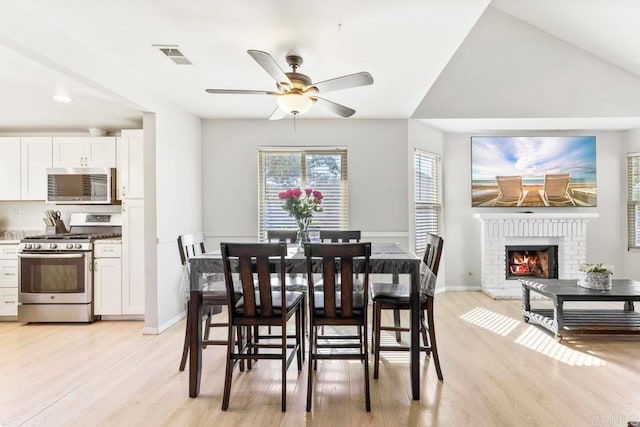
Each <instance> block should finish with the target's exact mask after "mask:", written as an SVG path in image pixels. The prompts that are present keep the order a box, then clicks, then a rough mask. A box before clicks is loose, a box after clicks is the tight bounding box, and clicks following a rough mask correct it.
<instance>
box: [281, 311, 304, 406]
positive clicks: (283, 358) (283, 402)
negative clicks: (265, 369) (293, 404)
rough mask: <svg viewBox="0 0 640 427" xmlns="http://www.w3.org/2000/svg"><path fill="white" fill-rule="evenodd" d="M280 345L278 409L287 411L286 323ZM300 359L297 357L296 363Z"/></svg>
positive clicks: (283, 326)
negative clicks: (280, 365) (280, 373)
mask: <svg viewBox="0 0 640 427" xmlns="http://www.w3.org/2000/svg"><path fill="white" fill-rule="evenodd" d="M281 335H282V347H281V348H280V351H281V362H282V385H281V387H282V397H281V398H280V401H281V403H280V410H281V411H282V412H287V324H286V323H285V324H284V325H282V334H281ZM299 363H300V359H298V364H299Z"/></svg>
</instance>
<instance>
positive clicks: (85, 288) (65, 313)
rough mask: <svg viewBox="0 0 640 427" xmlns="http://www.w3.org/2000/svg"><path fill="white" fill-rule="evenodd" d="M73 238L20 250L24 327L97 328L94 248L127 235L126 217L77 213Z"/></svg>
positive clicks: (31, 240) (27, 243)
mask: <svg viewBox="0 0 640 427" xmlns="http://www.w3.org/2000/svg"><path fill="white" fill-rule="evenodd" d="M69 224H70V229H71V232H69V233H64V234H56V235H43V236H30V237H27V238H25V239H23V240H21V241H20V244H19V246H18V260H19V264H18V321H20V322H93V321H95V320H96V316H95V315H94V313H93V242H94V241H95V240H96V239H100V238H105V237H115V236H120V235H121V234H122V214H120V213H104V214H102V213H100V214H96V213H74V214H71V217H70V219H69Z"/></svg>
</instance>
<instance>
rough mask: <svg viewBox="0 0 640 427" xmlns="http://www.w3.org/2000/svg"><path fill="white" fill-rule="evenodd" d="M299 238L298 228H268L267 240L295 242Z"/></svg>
mask: <svg viewBox="0 0 640 427" xmlns="http://www.w3.org/2000/svg"><path fill="white" fill-rule="evenodd" d="M297 238H298V230H284V229H276V230H267V242H273V241H276V242H285V243H295V242H296V239H297Z"/></svg>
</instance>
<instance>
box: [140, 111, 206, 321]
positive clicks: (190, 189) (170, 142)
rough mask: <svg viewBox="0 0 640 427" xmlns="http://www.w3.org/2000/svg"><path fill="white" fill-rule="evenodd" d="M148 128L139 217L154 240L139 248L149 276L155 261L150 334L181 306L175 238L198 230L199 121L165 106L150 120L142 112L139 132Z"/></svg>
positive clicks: (149, 296) (177, 316) (179, 311)
mask: <svg viewBox="0 0 640 427" xmlns="http://www.w3.org/2000/svg"><path fill="white" fill-rule="evenodd" d="M147 125H149V126H147ZM150 126H154V129H153V130H154V133H155V144H154V141H153V138H151V141H148V140H147V137H146V136H145V149H147V147H148V146H149V144H150V145H151V147H150V148H151V149H153V150H154V151H153V153H155V158H154V159H153V158H152V159H149V158H148V154H145V216H146V220H147V222H148V223H152V225H151V227H149V228H150V230H149V232H148V233H146V236H147V238H152V239H153V238H154V237H155V239H156V240H155V242H154V241H148V245H147V247H146V248H145V249H147V248H149V254H147V257H146V261H147V272H149V271H151V274H153V270H154V266H153V263H154V262H155V263H156V265H155V272H156V274H155V277H153V276H152V277H147V293H146V303H147V307H146V313H145V332H146V333H156V332H162V331H163V330H165V329H166V328H168V327H169V326H171V325H172V324H173V323H175V322H176V321H177V320H178V319H180V318H181V317H182V315H183V313H184V309H185V307H184V294H183V293H182V292H181V290H180V280H181V278H182V265H181V264H180V257H179V255H178V249H177V245H176V238H177V236H178V235H180V234H187V233H195V232H200V231H202V176H201V169H202V168H201V165H202V162H201V153H202V134H201V130H202V124H201V120H200V119H199V118H197V117H196V116H194V115H192V114H190V113H187V112H185V111H184V110H181V109H179V108H173V107H170V106H167V105H165V106H162V107H160V108H158V109H157V110H156V111H155V117H154V120H153V121H152V120H151V119H150V118H148V117H147V116H145V133H146V132H147V127H150ZM153 153H151V154H152V155H153ZM149 175H151V178H152V179H147V178H148V176H149ZM149 186H150V187H149ZM147 195H150V196H147ZM147 209H149V210H147ZM154 221H155V223H154ZM154 229H155V235H154V233H153V230H154ZM154 243H156V245H157V246H156V247H153V246H154ZM149 244H150V245H151V247H149ZM154 252H155V255H156V256H153V255H154ZM154 300H155V301H154Z"/></svg>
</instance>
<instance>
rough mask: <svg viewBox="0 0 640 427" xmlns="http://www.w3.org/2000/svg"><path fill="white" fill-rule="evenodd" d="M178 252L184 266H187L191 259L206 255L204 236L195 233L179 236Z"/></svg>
mask: <svg viewBox="0 0 640 427" xmlns="http://www.w3.org/2000/svg"><path fill="white" fill-rule="evenodd" d="M178 251H179V253H180V262H181V263H182V265H185V264H186V263H187V261H188V260H189V258H191V257H193V256H196V255H201V254H203V253H205V252H206V250H205V248H204V234H202V233H195V234H183V235H181V236H178Z"/></svg>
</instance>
